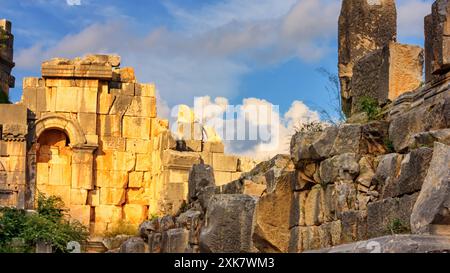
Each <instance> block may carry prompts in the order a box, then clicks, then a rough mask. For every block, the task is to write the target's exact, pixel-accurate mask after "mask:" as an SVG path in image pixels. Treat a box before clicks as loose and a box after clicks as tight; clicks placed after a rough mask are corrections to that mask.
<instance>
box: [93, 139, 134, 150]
mask: <svg viewBox="0 0 450 273" xmlns="http://www.w3.org/2000/svg"><path fill="white" fill-rule="evenodd" d="M126 143H127V139H125V138H121V137H110V136H102V137H101V138H100V140H99V149H98V150H97V153H99V151H102V152H103V151H108V152H111V151H118V152H125V151H127V152H132V153H135V151H134V150H133V149H130V150H128V149H127V148H126ZM102 152H100V153H102Z"/></svg>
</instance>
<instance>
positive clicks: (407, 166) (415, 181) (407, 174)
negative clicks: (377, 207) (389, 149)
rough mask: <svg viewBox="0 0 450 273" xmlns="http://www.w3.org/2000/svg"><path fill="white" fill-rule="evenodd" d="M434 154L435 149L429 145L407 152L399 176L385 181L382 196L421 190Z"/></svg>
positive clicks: (386, 196)
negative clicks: (428, 146)
mask: <svg viewBox="0 0 450 273" xmlns="http://www.w3.org/2000/svg"><path fill="white" fill-rule="evenodd" d="M432 156H433V149H431V148H427V147H423V148H419V149H416V150H413V151H412V152H411V153H409V154H407V155H406V156H405V157H404V158H403V161H402V163H401V165H400V173H399V176H398V177H396V178H394V179H388V180H386V181H385V183H384V187H383V189H382V193H381V198H382V199H384V198H388V197H398V196H402V195H405V194H412V193H414V192H418V191H420V189H421V188H422V184H423V182H424V180H425V176H426V175H427V172H428V167H429V165H430V161H431V157H432Z"/></svg>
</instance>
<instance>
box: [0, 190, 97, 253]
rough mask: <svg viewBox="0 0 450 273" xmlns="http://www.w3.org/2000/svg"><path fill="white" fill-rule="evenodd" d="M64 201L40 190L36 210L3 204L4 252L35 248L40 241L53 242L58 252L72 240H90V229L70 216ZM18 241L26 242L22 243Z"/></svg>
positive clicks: (0, 234)
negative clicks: (46, 195)
mask: <svg viewBox="0 0 450 273" xmlns="http://www.w3.org/2000/svg"><path fill="white" fill-rule="evenodd" d="M66 212H67V210H65V209H64V202H63V201H62V200H61V198H59V197H56V196H50V197H48V198H47V197H45V196H44V195H42V194H39V197H38V207H37V211H36V213H26V212H25V211H24V210H19V209H14V208H2V209H1V210H0V253H1V252H3V253H5V252H34V249H35V246H36V243H38V242H45V243H48V244H51V245H52V247H53V249H54V251H55V252H67V249H66V247H67V243H68V242H70V241H77V242H82V241H86V240H87V238H88V235H89V232H88V229H87V228H86V227H85V226H83V225H82V224H81V223H80V222H78V221H70V220H68V219H67V215H66ZM17 242H23V244H22V245H20V244H18V243H17Z"/></svg>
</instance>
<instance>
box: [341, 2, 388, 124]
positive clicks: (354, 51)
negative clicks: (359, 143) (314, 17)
mask: <svg viewBox="0 0 450 273" xmlns="http://www.w3.org/2000/svg"><path fill="white" fill-rule="evenodd" d="M396 37H397V11H396V7H395V1H394V0H384V1H360V0H344V1H342V8H341V14H340V16H339V40H338V41H339V79H340V84H341V97H342V106H343V111H344V113H345V114H346V115H347V116H349V115H350V112H351V104H352V102H351V82H352V76H353V66H354V64H355V63H356V62H357V61H358V60H359V59H360V58H362V57H364V56H365V55H367V54H368V53H370V52H372V51H374V50H377V49H380V48H382V47H383V46H385V45H386V44H388V43H389V42H391V41H395V40H396Z"/></svg>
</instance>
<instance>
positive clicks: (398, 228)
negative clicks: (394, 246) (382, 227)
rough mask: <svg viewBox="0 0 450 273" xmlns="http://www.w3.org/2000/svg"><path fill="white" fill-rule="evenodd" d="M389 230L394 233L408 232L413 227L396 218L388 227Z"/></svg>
mask: <svg viewBox="0 0 450 273" xmlns="http://www.w3.org/2000/svg"><path fill="white" fill-rule="evenodd" d="M387 230H388V232H389V233H391V234H392V235H394V234H407V233H410V232H411V228H410V227H409V224H405V223H403V221H402V220H400V219H398V218H395V219H393V220H392V221H391V222H390V223H389V224H388V227H387Z"/></svg>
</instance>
